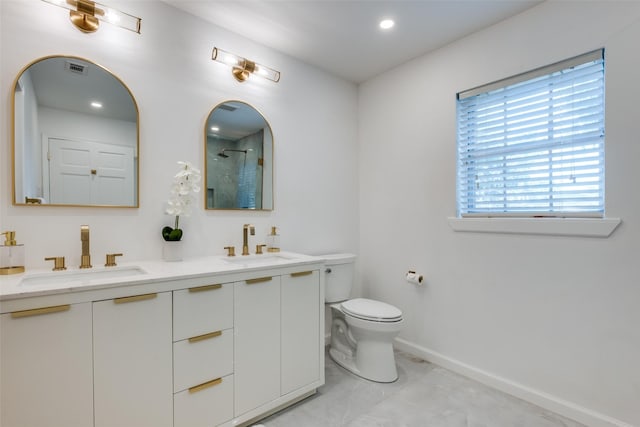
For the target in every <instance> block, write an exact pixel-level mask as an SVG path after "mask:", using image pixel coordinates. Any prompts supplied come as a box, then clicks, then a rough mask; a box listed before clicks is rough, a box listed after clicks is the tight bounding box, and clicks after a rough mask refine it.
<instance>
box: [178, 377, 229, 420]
mask: <svg viewBox="0 0 640 427" xmlns="http://www.w3.org/2000/svg"><path fill="white" fill-rule="evenodd" d="M231 418H233V375H228V376H226V377H222V378H220V382H219V383H217V384H216V383H215V382H214V383H213V385H211V386H209V387H207V384H206V383H205V384H203V385H202V389H201V390H197V391H189V390H184V391H181V392H180V393H176V394H175V395H174V396H173V419H174V427H200V426H215V425H218V424H221V423H223V422H225V421H228V420H230V419H231Z"/></svg>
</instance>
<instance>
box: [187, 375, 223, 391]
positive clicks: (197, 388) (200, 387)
mask: <svg viewBox="0 0 640 427" xmlns="http://www.w3.org/2000/svg"><path fill="white" fill-rule="evenodd" d="M221 382H222V378H216V379H215V380H211V381H207V382H206V383H202V384H199V385H196V386H193V387H190V388H189V393H197V392H199V391H202V390H204V389H206V388H209V387H213V386H214V385H218V384H220V383H221Z"/></svg>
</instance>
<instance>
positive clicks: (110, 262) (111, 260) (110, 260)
mask: <svg viewBox="0 0 640 427" xmlns="http://www.w3.org/2000/svg"><path fill="white" fill-rule="evenodd" d="M117 256H122V254H107V261H106V263H105V265H104V266H105V267H115V266H116V265H118V264H116V257H117Z"/></svg>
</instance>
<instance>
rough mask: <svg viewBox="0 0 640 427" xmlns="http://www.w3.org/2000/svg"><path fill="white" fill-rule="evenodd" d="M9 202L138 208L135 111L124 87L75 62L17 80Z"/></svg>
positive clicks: (55, 62) (44, 67)
mask: <svg viewBox="0 0 640 427" xmlns="http://www.w3.org/2000/svg"><path fill="white" fill-rule="evenodd" d="M13 109H14V110H13V111H14V118H13V204H14V205H23V204H27V205H50V206H116V207H138V187H139V186H138V148H139V130H138V106H137V104H136V101H135V99H134V98H133V95H132V94H131V92H130V91H129V89H128V88H127V87H126V86H125V85H124V83H123V82H122V81H121V80H120V79H119V78H118V77H116V76H114V75H113V74H111V73H110V72H109V71H107V70H106V69H104V68H103V67H101V66H99V65H97V64H95V63H93V62H91V61H88V60H86V59H82V58H77V57H68V56H67V57H65V56H50V57H46V58H41V59H39V60H36V61H34V62H32V63H31V64H29V65H28V66H27V67H25V68H24V70H23V71H22V72H21V73H20V75H19V76H18V77H17V79H16V82H15V86H14V104H13Z"/></svg>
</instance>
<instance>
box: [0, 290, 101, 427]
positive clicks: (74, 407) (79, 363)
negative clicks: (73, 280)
mask: <svg viewBox="0 0 640 427" xmlns="http://www.w3.org/2000/svg"><path fill="white" fill-rule="evenodd" d="M0 340H1V341H0V365H1V367H0V400H1V404H0V414H1V415H0V425H2V426H7V427H22V426H24V427H27V426H33V427H36V426H65V427H72V426H78V427H86V426H91V425H93V383H92V375H93V373H92V349H91V304H90V303H84V304H73V305H65V306H57V307H46V308H42V309H37V310H27V311H23V312H16V313H7V314H3V315H2V316H0Z"/></svg>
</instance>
